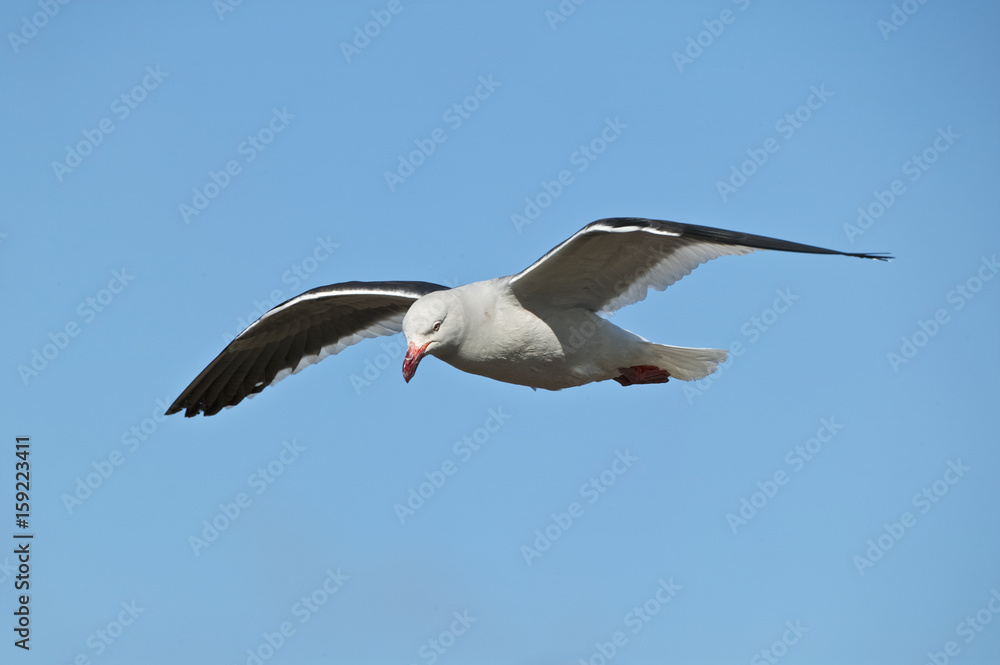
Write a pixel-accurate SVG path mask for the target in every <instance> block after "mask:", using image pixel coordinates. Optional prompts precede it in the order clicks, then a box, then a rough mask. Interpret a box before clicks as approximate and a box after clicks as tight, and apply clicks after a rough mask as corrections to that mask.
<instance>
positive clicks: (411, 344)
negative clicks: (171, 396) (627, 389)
mask: <svg viewBox="0 0 1000 665" xmlns="http://www.w3.org/2000/svg"><path fill="white" fill-rule="evenodd" d="M760 249H770V250H778V251H783V252H802V253H808V254H838V255H841V256H855V257H858V258H862V259H876V260H880V261H887V260H889V259H891V258H893V257H892V256H889V255H888V254H884V253H877V254H855V253H848V252H838V251H836V250H832V249H823V248H822V247H814V246H812V245H802V244H799V243H794V242H788V241H785V240H777V239H775V238H767V237H764V236H758V235H751V234H749V233H739V232H736V231H725V230H723V229H715V228H710V227H707V226H696V225H693V224H681V223H678V222H667V221H660V220H655V219H644V218H635V217H616V218H610V219H601V220H598V221H596V222H592V223H590V224H588V225H586V226H584V227H583V228H582V229H580V230H579V231H577V232H576V233H575V234H574V235H572V236H571V237H570V238H569V239H567V240H566V241H564V242H562V243H561V244H559V245H557V246H556V247H555V248H553V249H551V250H550V251H549V252H548V253H547V254H545V256H543V257H542V258H540V259H538V260H537V261H535V262H534V263H533V264H531V265H530V266H528V267H527V268H526V269H524V270H522V271H521V272H519V273H517V274H516V275H509V276H506V277H498V278H495V279H488V280H485V281H481V282H473V283H471V284H465V285H463V286H458V287H456V288H448V287H446V286H442V285H440V284H431V283H429V282H406V281H397V282H342V283H340V284H331V285H329V286H321V287H319V288H316V289H312V290H310V291H306V292H305V293H303V294H301V295H298V296H296V297H294V298H291V299H290V300H286V301H285V302H283V303H281V304H280V305H277V306H275V307H274V308H273V309H271V310H269V311H268V312H266V313H265V314H264V315H263V316H261V317H260V318H259V319H257V320H256V321H254V322H253V323H251V324H250V325H249V326H248V327H247V328H246V330H244V331H243V332H241V333H240V334H239V335H238V336H237V337H236V338H235V339H233V341H232V342H231V343H230V344H229V345H228V346H227V347H226V348H225V349H223V351H222V353H220V354H219V355H218V357H217V358H216V359H215V360H213V361H212V362H211V363H210V364H209V365H208V367H206V368H205V369H204V370H202V372H201V374H199V375H198V377H197V378H196V379H195V380H194V381H192V382H191V385H189V386H188V387H187V388H186V389H185V390H184V392H182V393H181V395H180V396H179V397H178V398H177V399H176V401H174V403H173V404H172V405H171V406H170V408H169V409H168V410H167V411H166V413H167V414H173V413H178V412H179V411H182V410H183V411H184V415H185V416H186V417H189V418H190V417H192V416H195V415H197V414H199V413H203V414H205V415H206V416H211V415H214V414H216V413H218V412H219V411H220V410H221V409H222V408H224V407H226V408H228V407H232V406H235V405H236V404H239V403H240V402H241V401H242V400H243V398H244V397H253V396H254V395H255V394H257V393H259V392H261V391H262V390H264V388H266V387H268V386H271V385H274V384H275V383H277V382H278V381H281V380H282V379H284V378H285V377H286V376H288V375H290V374H297V373H298V372H300V371H302V370H303V369H304V368H306V367H308V366H309V365H312V364H314V363H317V362H319V361H320V360H323V359H324V358H326V357H327V356H331V355H334V354H336V353H339V352H340V351H342V350H343V349H345V348H347V347H348V346H351V345H353V344H357V343H358V342H360V341H361V340H363V339H365V338H371V337H379V336H382V335H395V334H397V333H399V332H402V333H403V334H404V335H405V336H406V341H407V348H406V354H405V356H404V358H403V379H404V380H405V381H406V382H407V383H409V381H410V379H412V378H413V375H414V373H416V371H417V365H419V364H420V361H421V360H422V359H423V358H424V357H425V356H435V357H437V358H439V359H440V360H443V361H444V362H446V363H448V364H449V365H452V366H453V367H456V368H458V369H460V370H462V371H464V372H469V373H471V374H479V375H481V376H485V377H489V378H491V379H495V380H497V381H503V382H506V383H513V384H518V385H523V386H529V387H531V388H535V389H537V388H544V389H546V390H561V389H563V388H571V387H574V386H582V385H584V384H587V383H592V382H594V381H607V380H609V379H614V380H615V381H617V382H618V383H619V384H621V385H622V386H631V385H639V384H653V383H665V382H666V381H667V380H668V379H670V378H675V379H679V380H681V381H694V380H697V379H701V378H704V377H706V376H708V375H709V374H711V373H712V372H714V371H715V370H716V369H717V368H718V366H719V363H722V362H724V361H725V359H726V351H724V350H722V349H699V348H686V347H678V346H666V345H663V344H655V343H653V342H649V341H647V340H646V339H643V338H642V337H640V336H638V335H636V334H635V333H632V332H629V331H628V330H625V329H623V328H619V327H618V326H616V325H614V324H613V323H611V322H610V321H608V319H607V318H605V317H606V316H607V315H609V314H610V313H612V312H614V311H615V310H617V309H619V308H621V307H624V306H625V305H631V304H632V303H636V302H639V301H640V300H643V299H644V298H645V297H646V294H647V292H648V291H649V289H651V288H652V289H656V290H657V291H662V290H664V289H666V288H667V287H668V286H670V285H671V284H673V283H674V282H676V281H677V280H679V279H681V278H682V277H684V276H685V275H687V274H689V273H690V272H691V271H692V270H694V269H695V268H697V267H698V266H699V265H701V264H702V263H705V262H706V261H710V260H712V259H715V258H718V257H720V256H730V255H740V254H749V253H750V252H753V251H755V250H760ZM602 315H603V316H602Z"/></svg>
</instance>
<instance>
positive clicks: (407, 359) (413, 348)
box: [403, 342, 430, 383]
mask: <svg viewBox="0 0 1000 665" xmlns="http://www.w3.org/2000/svg"><path fill="white" fill-rule="evenodd" d="M428 344H430V342H427V343H425V344H424V345H423V346H417V345H416V344H414V343H413V342H410V345H409V346H408V347H406V356H404V357H403V379H404V380H405V381H406V382H407V383H409V382H410V379H412V378H413V375H414V374H416V373H417V365H419V364H420V360H421V358H423V357H424V355H426V353H427V345H428Z"/></svg>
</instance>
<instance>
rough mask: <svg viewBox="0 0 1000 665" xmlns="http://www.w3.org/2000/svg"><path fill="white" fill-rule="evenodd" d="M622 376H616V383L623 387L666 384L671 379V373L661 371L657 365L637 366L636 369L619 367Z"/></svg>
mask: <svg viewBox="0 0 1000 665" xmlns="http://www.w3.org/2000/svg"><path fill="white" fill-rule="evenodd" d="M618 371H619V372H621V373H622V375H621V376H616V377H614V378H615V381H617V382H618V383H620V384H622V385H623V386H631V385H633V384H635V385H638V384H641V383H666V382H667V381H668V380H669V379H670V372H668V371H667V370H665V369H660V368H659V367H656V366H655V365H636V366H635V367H619V368H618Z"/></svg>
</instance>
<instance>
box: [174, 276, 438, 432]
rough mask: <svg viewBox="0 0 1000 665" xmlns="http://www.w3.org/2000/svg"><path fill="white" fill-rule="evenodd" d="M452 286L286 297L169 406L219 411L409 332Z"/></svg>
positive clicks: (361, 287) (388, 286)
mask: <svg viewBox="0 0 1000 665" xmlns="http://www.w3.org/2000/svg"><path fill="white" fill-rule="evenodd" d="M447 288H448V287H446V286H441V285H439V284H431V283H428V282H343V283H341V284H332V285H330V286H323V287H320V288H318V289H312V290H311V291H306V292H305V293H303V294H301V295H298V296H296V297H294V298H291V299H289V300H286V301H285V302H283V303H281V304H280V305H276V306H275V307H274V308H273V309H271V310H270V311H268V312H267V313H265V314H264V315H263V316H261V317H260V318H259V319H257V320H256V321H254V322H253V323H251V324H250V325H249V326H248V327H247V329H246V330H244V331H243V332H241V333H240V334H239V335H237V336H236V338H235V339H234V340H233V341H232V342H230V343H229V345H228V346H227V347H226V348H225V349H223V351H222V353H220V354H219V355H218V356H217V357H216V358H215V360H213V361H212V362H211V363H209V365H208V367H206V368H205V369H204V370H202V372H201V373H200V374H199V375H198V377H197V378H196V379H195V380H194V381H192V382H191V385H189V386H188V387H187V388H186V389H185V390H184V392H182V393H181V394H180V396H179V397H178V398H177V399H176V400H175V401H174V403H173V404H172V405H171V406H170V408H169V409H167V414H172V413H177V412H179V411H182V410H183V411H184V415H185V416H187V417H191V416H195V415H197V414H199V413H204V414H205V415H206V416H210V415H213V414H215V413H218V412H219V411H220V410H221V409H223V408H225V407H230V406H235V405H236V404H239V403H240V402H241V401H242V400H243V399H244V398H245V397H253V396H254V395H255V394H257V393H259V392H260V391H262V390H264V388H266V387H267V386H271V385H274V384H275V383H277V382H278V381H281V380H282V379H284V378H285V377H286V376H288V375H290V374H296V373H298V372H301V371H302V370H303V369H305V368H306V367H308V366H309V365H312V364H314V363H317V362H319V361H320V360H323V359H324V358H326V357H328V356H332V355H334V354H336V353H339V352H340V351H342V350H344V349H345V348H347V347H348V346H351V345H352V344H357V343H358V342H360V341H361V340H363V339H368V338H371V337H378V336H381V335H394V334H396V333H398V332H400V331H401V330H402V325H403V317H404V316H405V315H406V312H407V310H408V309H409V308H410V305H412V304H413V302H414V301H416V300H417V299H418V298H420V297H421V296H423V295H426V294H428V293H431V292H432V291H440V290H442V289H447Z"/></svg>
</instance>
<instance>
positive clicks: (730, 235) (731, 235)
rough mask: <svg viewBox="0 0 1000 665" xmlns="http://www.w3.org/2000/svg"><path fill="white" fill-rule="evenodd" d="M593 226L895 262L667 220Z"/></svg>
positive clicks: (611, 220) (620, 220)
mask: <svg viewBox="0 0 1000 665" xmlns="http://www.w3.org/2000/svg"><path fill="white" fill-rule="evenodd" d="M593 226H610V227H613V228H622V227H627V226H637V227H640V228H643V227H646V228H649V227H653V228H656V227H660V228H663V227H666V228H669V229H671V230H673V231H676V232H678V233H691V232H694V233H696V234H704V235H705V236H707V237H709V238H711V239H713V240H717V241H718V240H722V241H724V242H729V243H732V244H742V243H747V246H748V247H754V248H755V249H778V250H781V251H798V252H807V253H817V254H841V255H843V256H855V257H857V258H859V259H874V260H876V261H892V260H893V259H895V258H896V257H895V256H893V255H892V254H889V253H888V252H838V251H837V250H835V249H825V248H823V247H816V246H813V245H804V244H802V243H796V242H790V241H787V240H779V239H777V238H770V237H768V236H757V235H753V234H750V233H743V232H740V231H727V230H726V229H717V228H714V227H711V226H698V225H695V224H686V223H684V222H673V221H670V220H666V219H651V218H649V217H607V218H605V219H598V220H596V221H593V222H591V223H590V224H587V226H585V227H584V228H585V229H586V228H590V227H593ZM713 236H716V237H713ZM754 241H773V242H777V243H779V244H780V245H782V246H781V247H774V246H766V244H753V242H754Z"/></svg>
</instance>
